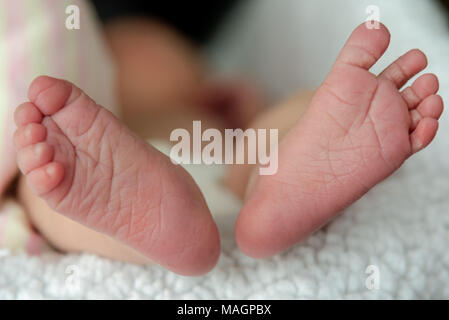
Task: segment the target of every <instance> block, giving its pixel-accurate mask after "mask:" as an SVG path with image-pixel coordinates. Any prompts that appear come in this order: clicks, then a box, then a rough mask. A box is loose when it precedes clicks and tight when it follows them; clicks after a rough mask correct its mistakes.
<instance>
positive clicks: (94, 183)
mask: <svg viewBox="0 0 449 320" xmlns="http://www.w3.org/2000/svg"><path fill="white" fill-rule="evenodd" d="M28 97H29V99H30V102H27V103H24V104H22V105H20V106H19V107H18V108H17V110H16V113H15V120H16V124H17V126H18V129H17V132H16V134H15V144H16V147H17V149H18V154H17V161H18V164H19V168H20V170H21V171H22V173H23V174H24V175H26V178H27V183H28V185H29V186H30V188H31V189H32V190H33V191H34V192H35V193H36V194H37V195H38V196H40V197H42V198H43V199H44V200H46V202H47V203H48V205H49V206H50V207H51V208H52V209H54V210H55V211H57V212H59V213H61V214H63V215H65V216H67V217H69V218H71V219H73V220H75V221H77V222H79V223H81V224H83V225H85V226H87V227H89V228H92V229H94V230H96V231H99V232H102V233H105V234H108V235H109V236H111V237H113V238H115V239H117V240H120V241H123V242H124V243H126V244H128V245H129V246H131V247H133V248H134V249H136V250H137V251H138V252H140V253H141V254H143V255H144V256H146V257H147V258H149V259H150V260H152V261H155V262H157V263H159V264H161V265H162V266H164V267H167V268H169V269H171V270H173V271H175V272H178V273H181V274H185V275H197V274H202V273H205V272H207V271H209V270H210V269H211V268H212V267H213V266H214V265H215V263H216V262H217V260H218V256H219V252H220V243H219V237H218V231H217V227H216V225H215V223H214V221H213V219H212V217H211V216H210V213H209V210H208V208H207V205H206V203H205V201H204V199H203V197H202V195H201V192H200V191H199V189H198V187H197V186H196V184H195V183H194V182H193V180H192V178H191V177H190V176H189V175H188V174H187V173H186V172H185V171H184V170H183V169H182V168H181V167H180V166H175V165H173V164H172V163H171V161H170V160H169V158H167V157H165V156H164V155H162V154H161V153H159V152H158V151H156V150H155V149H154V148H152V147H151V146H149V145H148V144H147V143H146V142H144V141H143V140H141V139H140V138H138V137H137V136H135V135H134V134H133V133H132V132H131V131H129V130H128V129H127V128H126V127H125V126H123V125H122V124H121V123H120V122H119V121H118V120H117V119H116V118H115V117H114V116H113V115H112V114H111V113H110V112H108V111H107V110H106V109H104V108H102V107H101V106H99V105H97V104H96V103H95V102H94V101H92V100H91V99H90V98H89V97H88V96H86V94H84V93H83V92H82V91H81V90H80V89H78V88H77V87H75V86H74V85H72V84H70V83H68V82H66V81H62V80H57V79H54V78H50V77H39V78H37V79H36V80H35V81H34V82H33V83H32V84H31V86H30V89H29V93H28Z"/></svg>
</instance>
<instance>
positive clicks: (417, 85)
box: [402, 73, 439, 109]
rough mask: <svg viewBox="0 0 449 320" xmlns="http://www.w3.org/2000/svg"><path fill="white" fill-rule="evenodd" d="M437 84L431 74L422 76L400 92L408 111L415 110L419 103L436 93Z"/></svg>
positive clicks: (434, 76)
mask: <svg viewBox="0 0 449 320" xmlns="http://www.w3.org/2000/svg"><path fill="white" fill-rule="evenodd" d="M438 89H439V83H438V78H437V76H436V75H434V74H432V73H427V74H423V75H422V76H420V77H419V78H418V79H416V80H415V82H414V83H413V84H412V85H411V86H410V87H407V88H405V89H404V91H402V97H403V99H404V100H405V102H406V103H407V105H408V107H409V109H414V108H416V107H417V106H418V105H419V104H420V103H421V101H423V100H424V99H425V98H427V97H428V96H430V95H433V94H435V93H437V92H438Z"/></svg>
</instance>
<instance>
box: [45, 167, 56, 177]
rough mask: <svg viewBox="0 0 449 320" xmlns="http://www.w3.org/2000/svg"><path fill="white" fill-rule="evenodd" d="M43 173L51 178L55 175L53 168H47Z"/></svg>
mask: <svg viewBox="0 0 449 320" xmlns="http://www.w3.org/2000/svg"><path fill="white" fill-rule="evenodd" d="M45 172H47V174H48V175H49V176H53V175H54V174H55V168H54V166H48V167H47V168H46V169H45Z"/></svg>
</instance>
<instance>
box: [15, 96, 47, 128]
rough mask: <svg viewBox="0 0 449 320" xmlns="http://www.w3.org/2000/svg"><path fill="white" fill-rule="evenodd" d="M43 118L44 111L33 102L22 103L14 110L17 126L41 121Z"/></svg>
mask: <svg viewBox="0 0 449 320" xmlns="http://www.w3.org/2000/svg"><path fill="white" fill-rule="evenodd" d="M42 118H43V115H42V113H41V112H40V111H39V109H38V108H37V107H36V106H35V105H34V104H32V103H31V102H25V103H22V104H21V105H20V106H18V107H17V108H16V110H15V111H14V121H15V122H16V125H17V126H23V125H26V124H28V123H41V122H42Z"/></svg>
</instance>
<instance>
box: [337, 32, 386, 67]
mask: <svg viewBox="0 0 449 320" xmlns="http://www.w3.org/2000/svg"><path fill="white" fill-rule="evenodd" d="M389 43H390V33H389V32H388V29H387V28H386V27H385V26H384V25H383V24H381V23H380V24H379V28H378V29H369V28H367V26H366V24H365V23H363V24H361V25H360V26H359V27H357V28H356V29H355V30H354V32H353V33H352V34H351V36H350V37H349V39H348V41H347V42H346V44H345V46H344V47H343V49H342V51H341V52H340V55H339V56H338V59H337V64H338V63H342V64H348V65H353V66H357V67H360V68H363V69H366V70H368V69H369V68H371V67H372V66H373V65H374V64H375V63H376V62H377V60H379V58H380V57H381V56H382V55H383V53H384V52H385V50H386V49H387V47H388V44H389Z"/></svg>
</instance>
